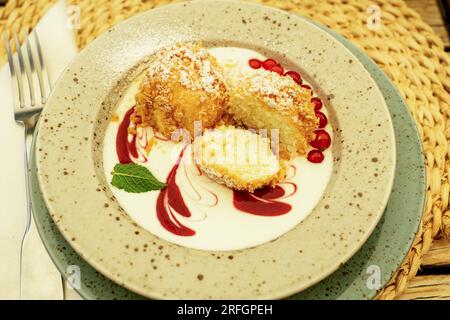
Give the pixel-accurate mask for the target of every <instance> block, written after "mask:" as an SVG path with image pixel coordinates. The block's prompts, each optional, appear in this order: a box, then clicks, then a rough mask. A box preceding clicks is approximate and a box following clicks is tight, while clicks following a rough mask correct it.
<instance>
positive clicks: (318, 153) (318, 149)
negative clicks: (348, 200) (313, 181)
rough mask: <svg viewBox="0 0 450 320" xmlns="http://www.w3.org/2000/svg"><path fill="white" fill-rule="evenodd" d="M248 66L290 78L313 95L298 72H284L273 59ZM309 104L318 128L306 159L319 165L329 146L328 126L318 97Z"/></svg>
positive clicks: (252, 61) (252, 60) (251, 61)
mask: <svg viewBox="0 0 450 320" xmlns="http://www.w3.org/2000/svg"><path fill="white" fill-rule="evenodd" d="M248 64H249V66H250V67H251V68H252V69H260V68H263V69H265V70H268V71H272V72H276V73H278V74H280V75H284V76H288V77H291V78H292V80H294V81H295V83H297V84H298V85H299V86H301V87H302V88H304V89H307V90H311V95H313V94H314V92H313V90H312V88H311V86H309V85H308V84H305V83H303V79H302V77H301V75H300V74H299V73H298V72H296V71H292V70H291V71H287V72H284V68H283V66H282V65H281V64H280V63H278V62H277V61H276V60H274V59H266V60H264V61H260V60H258V59H250V60H249V62H248ZM311 103H312V104H313V106H314V111H315V113H316V117H317V118H318V119H319V126H318V128H317V130H315V131H314V133H315V134H316V136H315V139H314V140H312V141H311V142H310V143H309V144H310V146H311V147H312V148H313V149H312V150H310V151H309V152H308V155H307V159H308V161H309V162H312V163H321V162H322V161H323V159H325V156H324V154H323V151H325V150H326V149H328V148H329V147H330V145H331V137H330V135H329V134H328V132H326V131H325V130H324V128H325V127H326V126H327V124H328V119H327V117H326V115H325V114H324V113H323V112H321V111H320V109H322V107H323V103H322V100H320V98H318V97H312V98H311Z"/></svg>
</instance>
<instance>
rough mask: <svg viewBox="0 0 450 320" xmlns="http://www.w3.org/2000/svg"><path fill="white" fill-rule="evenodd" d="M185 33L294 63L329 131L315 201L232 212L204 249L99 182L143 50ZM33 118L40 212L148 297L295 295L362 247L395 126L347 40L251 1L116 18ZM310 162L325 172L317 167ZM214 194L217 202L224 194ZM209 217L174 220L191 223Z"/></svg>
mask: <svg viewBox="0 0 450 320" xmlns="http://www.w3.org/2000/svg"><path fill="white" fill-rule="evenodd" d="M206 7H208V9H206ZM212 8H214V9H212ZM219 17H220V19H219ZM194 39H201V40H203V42H204V43H205V44H206V45H207V46H209V47H235V48H245V49H250V50H254V51H255V52H258V53H259V54H261V55H263V56H270V57H274V58H276V59H277V60H279V61H280V62H281V63H283V65H285V66H286V67H287V68H289V69H295V70H298V71H300V73H301V74H302V75H303V77H304V79H305V80H306V81H308V82H309V83H310V84H311V85H312V86H313V89H314V91H315V93H316V94H317V95H318V96H319V97H321V98H322V100H323V101H325V105H326V108H325V110H327V113H328V115H329V120H330V123H331V125H330V127H329V130H332V132H333V133H332V136H333V144H332V148H331V149H330V150H329V151H328V152H327V153H326V158H327V159H328V160H330V159H331V160H332V161H331V164H330V168H331V170H330V171H329V174H330V178H329V179H328V178H327V179H324V181H325V182H326V186H321V187H320V188H317V190H316V192H315V193H314V194H311V196H310V197H311V198H313V199H316V200H315V201H312V202H308V201H305V203H296V202H295V201H294V202H291V203H288V204H289V205H290V206H292V212H290V213H289V214H287V215H286V219H284V217H283V219H281V218H280V219H278V217H275V218H274V217H261V216H256V215H253V216H251V215H243V216H244V218H243V219H241V221H242V223H243V225H246V226H247V229H246V230H247V233H248V234H249V236H248V237H246V236H245V233H244V232H242V231H241V232H237V234H238V236H237V237H235V236H234V234H233V232H230V233H229V234H220V236H221V239H219V240H218V239H214V238H203V239H204V240H205V239H206V240H208V239H211V241H212V242H214V243H215V245H214V246H213V247H211V248H210V247H203V246H202V243H203V242H204V240H203V242H197V243H192V241H189V240H187V241H183V240H180V239H178V238H177V239H174V238H173V237H172V236H170V235H168V234H167V233H166V234H164V233H163V232H161V230H162V229H161V226H159V227H160V229H157V227H158V224H156V223H154V222H155V221H156V220H155V219H156V218H155V216H156V215H155V205H154V204H155V201H156V198H157V197H158V196H157V195H155V194H153V195H150V196H149V197H148V205H147V206H146V207H145V208H142V211H145V216H144V215H142V214H141V215H140V216H139V217H138V216H136V214H135V209H134V207H133V205H132V203H134V202H135V201H136V202H139V201H142V199H131V200H130V199H126V198H125V197H122V196H120V194H119V193H118V192H117V190H114V189H113V188H112V187H111V186H110V184H109V181H110V179H111V177H110V176H108V170H107V166H109V165H110V163H114V161H113V159H112V158H111V157H112V156H109V154H111V153H110V152H109V149H108V146H109V145H110V142H109V141H110V140H109V138H108V134H109V133H108V132H109V131H111V121H110V120H111V118H114V117H113V115H114V114H115V113H116V112H119V113H120V108H121V107H122V105H123V103H122V102H123V101H126V96H127V94H128V93H129V92H130V91H129V90H130V88H131V87H132V85H131V84H132V83H133V80H134V79H136V77H138V75H139V74H141V73H142V71H143V70H144V69H145V63H146V61H147V58H148V57H149V56H150V55H151V54H152V53H155V52H156V51H158V50H160V49H161V48H164V47H167V46H170V45H172V44H174V43H176V42H179V41H189V40H194ZM62 106H63V107H64V109H62ZM61 110H64V112H62V111H61ZM119 117H120V114H119ZM41 119H42V121H41V122H40V125H39V134H38V136H37V144H36V153H37V154H36V158H37V169H38V179H39V183H40V186H41V190H42V194H43V197H44V199H45V203H46V206H47V207H48V209H49V212H50V215H51V217H52V218H53V220H54V221H55V223H56V225H57V226H58V227H59V229H60V230H61V232H62V234H63V235H64V237H65V238H66V240H67V241H68V242H69V243H70V245H71V246H72V247H73V248H74V249H75V251H77V252H78V253H79V254H80V255H81V256H82V257H83V258H84V259H85V260H86V261H87V262H89V263H90V264H91V265H93V266H94V267H95V268H96V269H97V270H99V271H100V272H101V273H103V274H104V275H106V276H107V277H109V278H111V279H112V280H114V281H115V282H117V283H118V284H120V285H122V286H125V287H126V288H128V289H131V290H132V291H135V292H137V293H140V294H142V295H145V296H147V297H154V298H281V297H286V296H289V295H291V294H294V293H296V292H298V291H300V290H302V289H305V288H307V287H309V286H311V285H312V284H314V283H316V282H318V281H320V280H322V279H323V278H324V277H326V276H327V275H329V274H331V273H332V272H333V271H334V270H336V269H337V268H338V267H339V266H340V265H341V264H342V263H344V262H345V261H347V260H348V259H349V258H350V257H351V256H352V255H353V254H354V253H355V252H356V251H357V250H358V249H359V248H360V247H361V245H362V244H363V243H364V242H365V240H366V239H367V238H368V237H369V235H370V234H371V232H372V231H373V229H374V228H375V226H376V224H377V222H378V221H379V219H380V217H381V215H382V213H383V210H384V208H385V205H386V203H387V200H388V198H389V194H390V190H391V186H392V183H393V177H394V169H395V140H394V132H393V127H392V122H391V118H390V115H389V111H388V109H387V106H386V103H385V101H384V99H383V96H382V94H381V92H380V90H379V89H378V87H377V85H376V83H375V82H374V80H373V79H372V78H371V76H370V74H369V73H368V72H367V71H366V69H365V68H364V67H363V65H362V64H361V63H360V62H359V61H358V59H357V58H356V57H355V56H354V55H353V54H352V53H351V52H350V51H348V50H347V49H346V48H345V46H343V45H342V44H341V43H340V42H339V41H337V40H336V39H335V38H333V37H332V36H330V35H329V34H328V33H326V32H325V31H323V30H322V29H320V28H318V27H317V26H315V25H314V24H312V23H311V22H309V21H307V20H305V19H302V18H300V17H297V16H294V15H290V14H287V13H285V12H282V11H278V10H274V9H269V8H265V7H262V6H258V5H252V4H242V3H238V2H222V1H217V2H216V1H214V6H211V1H208V6H205V3H204V2H203V1H199V2H193V3H189V4H177V5H171V6H166V7H161V8H158V9H156V10H152V11H149V12H146V13H144V14H142V15H139V16H137V17H135V18H132V19H130V20H128V21H127V22H125V23H122V24H120V25H119V26H117V27H116V28H114V29H112V30H111V31H110V32H108V33H107V34H105V35H104V36H102V37H100V38H99V39H97V40H96V41H95V42H94V43H92V44H91V45H90V46H89V47H88V48H86V49H85V50H84V51H83V52H82V53H81V54H80V55H79V56H78V57H77V58H76V59H75V61H74V62H73V63H72V64H71V65H70V66H69V68H68V69H67V70H66V71H65V73H64V74H63V75H62V77H61V78H60V80H59V81H58V83H57V85H56V87H55V89H54V91H53V93H52V95H51V97H50V100H49V103H48V105H47V107H46V109H45V111H44V113H43V115H42V118H41ZM112 154H114V153H112ZM166 160H167V159H166ZM161 161H162V159H160V160H159V163H160V165H159V166H158V165H157V164H156V166H154V167H152V169H153V171H154V173H155V175H158V177H161V179H162V178H163V177H164V176H165V175H167V174H168V171H170V170H171V169H170V166H168V165H167V163H168V161H164V162H161ZM154 162H155V163H157V162H158V160H157V159H156V160H155V161H154ZM302 168H309V167H308V166H304V167H302ZM311 170H312V172H314V171H315V170H317V171H318V174H317V176H316V177H319V178H321V177H326V175H323V174H322V173H321V172H319V171H320V170H321V169H311ZM300 171H301V172H304V171H305V170H300ZM302 177H304V176H302ZM314 177H315V176H310V177H309V180H308V179H306V180H299V181H296V183H299V182H300V183H301V185H299V186H298V192H299V193H300V195H301V194H302V189H305V190H306V189H308V186H309V185H311V186H312V185H315V184H317V181H315V180H314ZM177 179H178V176H177ZM319 184H320V183H319ZM311 188H314V187H311ZM218 192H219V193H220V194H219V199H220V198H222V199H227V196H225V195H224V196H223V197H221V195H222V191H218ZM225 192H226V191H223V194H225ZM224 201H225V200H224ZM286 201H288V200H286ZM124 208H126V209H127V210H124ZM144 209H145V210H144ZM193 216H194V215H193ZM208 218H209V219H210V220H211V219H212V218H210V217H209V216H206V218H205V219H194V220H189V219H185V220H183V222H184V223H186V224H188V225H189V227H192V228H193V227H194V226H196V227H197V228H198V229H197V230H202V224H203V222H204V221H208ZM142 219H147V220H149V221H152V222H149V224H146V222H143V220H142ZM231 219H234V221H237V219H235V218H230V220H231ZM263 219H271V220H270V221H269V222H268V221H267V220H263ZM271 224H273V225H274V227H273V229H276V230H277V232H276V233H270V235H269V236H268V237H267V238H264V237H261V235H260V234H258V233H261V230H262V231H263V233H264V231H265V230H268V226H269V225H271ZM251 225H257V226H258V228H249V227H248V226H251ZM226 228H229V230H230V228H231V227H230V226H227V227H226ZM158 230H159V231H158ZM248 230H250V231H251V232H248ZM205 232H206V231H205ZM209 234H210V237H213V236H214V233H211V232H210V233H209ZM250 235H251V236H250ZM248 238H252V239H253V240H252V241H250V242H249V241H248ZM185 239H187V237H185ZM231 239H233V240H231ZM254 239H256V240H254ZM232 242H233V244H231V245H230V244H229V243H232ZM252 245H256V246H252ZM249 247H250V248H249ZM198 249H203V250H198ZM211 249H214V250H215V251H211ZM237 249H240V250H237ZM275 270H276V272H275Z"/></svg>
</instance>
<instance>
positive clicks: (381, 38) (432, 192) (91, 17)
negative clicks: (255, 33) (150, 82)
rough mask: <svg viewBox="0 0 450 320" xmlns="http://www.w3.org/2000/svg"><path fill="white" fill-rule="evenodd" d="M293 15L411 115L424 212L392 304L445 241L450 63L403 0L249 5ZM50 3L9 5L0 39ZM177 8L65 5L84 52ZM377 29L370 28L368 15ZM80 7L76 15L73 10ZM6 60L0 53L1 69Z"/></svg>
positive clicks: (96, 2)
mask: <svg viewBox="0 0 450 320" xmlns="http://www.w3.org/2000/svg"><path fill="white" fill-rule="evenodd" d="M253 1H254V2H258V3H263V4H266V5H269V6H274V7H277V8H280V9H284V10H287V11H291V12H295V13H298V14H301V15H304V16H306V17H309V18H311V19H313V20H315V21H318V22H320V23H322V24H324V25H326V26H328V27H330V28H331V29H333V30H334V31H336V32H338V33H340V34H341V35H343V36H344V37H346V38H347V39H349V40H351V41H352V42H353V43H355V44H356V45H357V46H358V47H359V48H361V49H362V50H364V51H365V52H366V53H367V54H368V55H369V56H370V57H371V58H372V59H373V60H374V61H375V62H376V63H377V64H378V65H379V66H380V67H381V68H382V69H383V70H384V72H385V73H386V74H387V75H388V76H389V78H390V79H391V80H392V82H393V83H394V84H395V85H396V87H397V88H398V90H399V91H400V93H401V94H402V96H403V98H404V99H405V100H406V102H407V104H408V107H409V110H410V111H411V113H412V114H413V116H414V119H415V121H416V124H417V127H418V129H419V132H420V136H421V139H422V142H423V146H424V152H425V158H426V170H427V195H426V205H425V209H424V213H423V219H422V224H421V228H420V231H419V233H418V235H417V237H416V239H415V241H414V244H413V247H412V248H411V250H410V252H409V253H408V255H407V257H406V258H405V261H404V263H403V264H402V266H401V267H400V269H399V270H398V271H397V272H396V274H395V275H394V277H393V278H392V279H391V281H390V282H389V284H388V285H387V286H386V287H385V288H384V289H383V290H381V291H380V293H379V294H378V296H377V298H378V299H395V298H396V297H398V296H399V295H400V294H401V293H403V292H404V291H405V289H406V287H407V284H408V281H409V280H410V279H411V278H413V277H414V276H415V275H416V273H417V271H418V269H419V268H420V262H421V257H422V256H423V255H424V254H425V253H426V252H427V251H428V250H429V248H430V246H431V244H432V242H433V239H435V238H437V237H442V236H447V237H449V236H450V210H449V190H450V185H449V173H450V146H449V141H450V106H449V104H450V94H449V91H450V80H449V79H450V67H449V66H450V58H449V55H448V54H447V53H445V52H444V47H443V43H442V41H441V39H440V38H439V37H438V36H437V35H436V34H435V33H434V32H433V30H432V29H431V27H430V26H428V25H427V24H426V23H424V22H423V21H422V19H421V18H420V16H419V14H418V13H416V12H415V11H413V10H412V9H410V8H408V7H407V5H406V4H405V3H404V2H403V1H401V0H383V1H381V0H371V1H369V0H322V1H320V0H319V1H318V0H253ZM54 2H55V1H54V0H33V1H30V0H28V1H26V0H9V1H8V2H7V4H6V6H5V7H4V8H0V32H3V31H4V30H7V31H8V32H9V33H11V32H12V31H21V30H23V29H31V28H33V26H34V25H35V24H36V23H37V21H38V20H39V19H40V17H41V16H42V15H43V14H45V12H46V10H47V9H48V8H49V7H50V6H51V5H52V4H53V3H54ZM171 2H175V1H167V0H153V1H151V0H149V1H145V0H112V1H110V0H69V1H68V3H69V4H70V5H73V6H77V7H72V8H71V9H73V10H74V11H76V10H80V11H79V12H80V14H81V15H80V24H79V27H80V28H78V29H77V30H75V32H76V35H77V44H78V47H79V48H80V49H81V48H83V47H85V46H86V45H87V44H89V42H91V41H92V40H93V39H95V38H96V37H98V36H99V35H100V34H102V33H103V32H104V31H106V30H108V28H110V27H111V26H113V25H114V24H116V23H118V22H120V21H123V20H124V19H126V18H128V17H130V16H133V15H135V14H137V13H139V12H142V11H144V10H148V9H151V8H153V7H156V6H159V5H164V4H167V3H171ZM374 5H376V6H378V7H379V9H380V11H379V12H380V13H381V16H380V17H381V20H380V28H378V29H376V30H374V28H372V27H368V21H369V23H370V21H371V20H368V19H372V13H373V11H371V10H377V8H376V7H373V6H374ZM77 8H78V9H77ZM5 60H6V56H5V48H4V47H0V63H2V64H3V63H4V62H5Z"/></svg>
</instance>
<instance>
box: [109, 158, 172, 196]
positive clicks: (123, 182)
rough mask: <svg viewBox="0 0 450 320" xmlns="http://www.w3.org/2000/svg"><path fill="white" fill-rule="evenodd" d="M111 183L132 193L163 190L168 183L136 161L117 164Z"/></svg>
mask: <svg viewBox="0 0 450 320" xmlns="http://www.w3.org/2000/svg"><path fill="white" fill-rule="evenodd" d="M111 174H112V175H113V178H112V181H111V184H112V185H113V186H114V187H116V188H119V189H122V190H125V191H126V192H131V193H142V192H147V191H152V190H161V189H163V188H164V187H165V186H166V184H165V183H163V182H160V181H159V180H158V179H156V178H155V177H154V176H153V175H152V173H151V172H150V171H149V170H148V169H147V168H146V167H144V166H141V165H139V164H136V163H127V164H120V163H118V164H116V165H115V166H114V169H113V172H111Z"/></svg>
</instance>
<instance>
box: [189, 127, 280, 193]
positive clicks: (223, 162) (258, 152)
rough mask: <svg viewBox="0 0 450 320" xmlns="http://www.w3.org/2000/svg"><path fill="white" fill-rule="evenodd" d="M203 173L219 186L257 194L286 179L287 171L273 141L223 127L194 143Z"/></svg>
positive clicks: (197, 160)
mask: <svg viewBox="0 0 450 320" xmlns="http://www.w3.org/2000/svg"><path fill="white" fill-rule="evenodd" d="M193 154H194V159H195V161H196V163H197V164H198V166H199V167H200V170H201V171H202V172H203V173H204V174H205V175H206V176H208V177H209V178H211V179H212V180H214V181H216V182H217V183H220V184H223V185H225V186H227V187H229V188H232V189H235V190H248V191H251V192H253V191H254V190H255V189H259V188H261V187H263V186H267V185H275V184H276V183H277V182H279V181H281V180H282V179H284V175H285V169H284V167H283V166H282V165H281V164H280V162H279V161H278V158H277V156H276V155H275V154H274V153H273V152H272V150H271V148H270V141H269V139H267V138H265V137H262V136H260V135H259V134H256V133H254V132H252V131H249V130H245V129H237V128H235V127H232V126H220V127H218V128H216V129H212V130H208V131H206V132H205V133H204V134H203V136H200V137H198V138H197V139H196V140H195V141H194V144H193Z"/></svg>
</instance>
